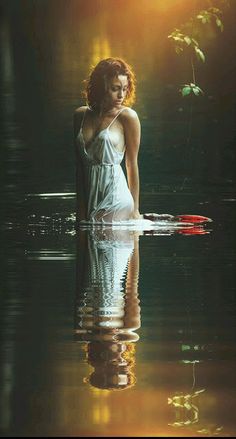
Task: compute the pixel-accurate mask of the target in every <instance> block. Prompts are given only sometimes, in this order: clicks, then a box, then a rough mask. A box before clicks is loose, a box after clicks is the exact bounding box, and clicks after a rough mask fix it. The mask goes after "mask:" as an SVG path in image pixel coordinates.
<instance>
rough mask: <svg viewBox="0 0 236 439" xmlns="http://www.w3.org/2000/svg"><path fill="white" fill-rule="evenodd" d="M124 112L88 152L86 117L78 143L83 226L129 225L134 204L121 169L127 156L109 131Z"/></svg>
mask: <svg viewBox="0 0 236 439" xmlns="http://www.w3.org/2000/svg"><path fill="white" fill-rule="evenodd" d="M124 109H125V107H124V108H122V109H121V110H120V111H119V112H118V113H117V115H116V116H115V117H114V119H113V120H112V121H111V123H110V124H109V125H108V127H107V128H104V129H102V130H101V131H100V132H99V133H98V134H97V135H96V136H95V137H94V139H93V140H92V142H91V143H90V144H89V148H88V150H87V149H86V145H85V141H84V137H83V131H82V129H83V122H84V117H85V114H86V111H85V113H84V116H83V120H82V123H81V127H80V130H79V133H78V135H77V138H76V141H77V145H78V150H79V154H81V158H82V163H83V170H84V183H85V202H86V208H87V220H86V221H81V223H86V224H88V223H92V224H94V223H95V224H97V223H98V224H104V223H105V224H114V223H117V222H118V223H120V222H123V221H129V220H130V217H131V214H132V212H133V210H134V200H133V197H132V194H131V192H130V190H129V188H128V184H127V181H126V177H125V175H124V172H123V169H122V167H121V162H122V160H123V158H124V153H125V150H124V151H123V152H121V151H118V150H117V149H116V148H115V146H114V145H113V144H112V141H111V139H110V135H109V129H110V127H111V125H112V124H113V122H114V121H115V120H116V118H117V117H118V116H119V114H120V113H121V112H122V111H123V110H124Z"/></svg>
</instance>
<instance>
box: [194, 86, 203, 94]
mask: <svg viewBox="0 0 236 439" xmlns="http://www.w3.org/2000/svg"><path fill="white" fill-rule="evenodd" d="M192 90H193V93H194V94H195V96H199V95H200V94H204V93H203V91H202V89H201V88H200V87H198V86H197V85H195V86H194V87H192Z"/></svg>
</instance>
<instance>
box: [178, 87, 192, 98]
mask: <svg viewBox="0 0 236 439" xmlns="http://www.w3.org/2000/svg"><path fill="white" fill-rule="evenodd" d="M191 91H192V88H191V87H189V85H188V86H187V87H183V88H182V89H181V93H182V96H188V95H189V94H190V93H191Z"/></svg>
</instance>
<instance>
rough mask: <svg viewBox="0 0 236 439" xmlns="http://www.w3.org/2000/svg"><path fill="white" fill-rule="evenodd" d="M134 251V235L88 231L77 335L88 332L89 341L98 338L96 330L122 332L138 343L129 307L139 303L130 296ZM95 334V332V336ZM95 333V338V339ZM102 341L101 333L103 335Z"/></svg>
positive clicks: (135, 297) (122, 232)
mask: <svg viewBox="0 0 236 439" xmlns="http://www.w3.org/2000/svg"><path fill="white" fill-rule="evenodd" d="M133 250H134V240H133V236H132V233H129V232H128V231H120V232H119V231H112V230H110V231H103V232H102V230H96V229H93V228H92V229H90V230H89V231H88V258H87V259H86V273H84V281H83V285H82V286H81V288H80V296H79V300H78V302H77V333H79V332H80V331H81V332H82V333H85V331H89V333H90V336H89V333H88V332H87V336H85V338H86V337H87V339H88V338H89V337H90V338H91V339H92V338H93V339H94V338H96V330H98V329H100V330H104V331H106V330H109V329H112V328H113V329H117V330H118V329H119V330H123V331H124V333H126V332H127V331H128V333H130V335H129V338H130V339H135V340H136V339H137V338H138V336H137V334H133V332H132V331H134V330H135V329H137V327H139V325H135V326H133V325H134V320H135V322H136V320H139V319H138V316H135V319H134V318H132V317H129V318H128V317H127V315H126V307H127V304H129V306H130V305H131V304H133V308H135V306H137V305H136V303H137V302H138V298H137V295H134V296H132V294H130V291H129V297H127V296H126V294H127V291H126V290H125V281H126V276H127V269H128V264H129V260H130V257H131V255H132V253H133ZM94 331H95V332H94ZM93 333H94V335H92V334H93ZM99 337H100V338H101V333H100V335H99Z"/></svg>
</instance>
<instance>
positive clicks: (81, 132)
mask: <svg viewBox="0 0 236 439" xmlns="http://www.w3.org/2000/svg"><path fill="white" fill-rule="evenodd" d="M103 131H107V133H108V138H109V140H110V143H111V146H112V148H113V149H114V150H115V152H117V153H118V154H120V155H123V154H124V152H125V151H118V149H117V148H116V147H115V146H114V145H113V143H112V141H111V139H110V136H109V126H108V127H106V128H103V129H102V130H100V131H99V132H98V133H97V134H96V136H95V137H94V138H93V140H92V141H91V142H89V143H87V145H86V143H85V140H84V135H83V130H82V127H81V128H80V130H79V135H80V134H81V139H82V141H83V148H84V151H85V154H86V155H87V156H89V154H88V151H87V147H88V146H90V145H92V144H93V143H94V142H95V140H96V139H97V137H98V136H99V134H101V133H102V132H103Z"/></svg>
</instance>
